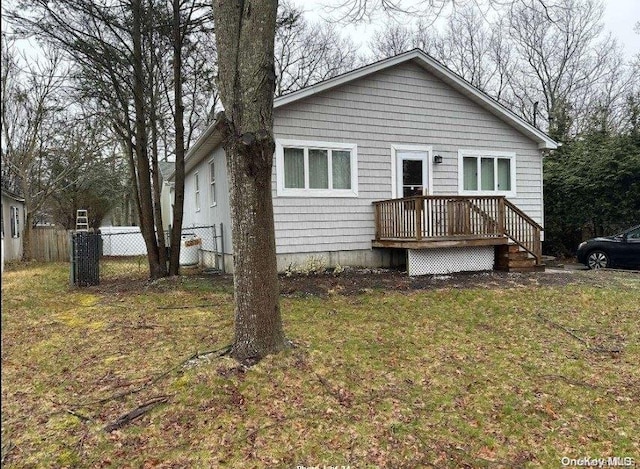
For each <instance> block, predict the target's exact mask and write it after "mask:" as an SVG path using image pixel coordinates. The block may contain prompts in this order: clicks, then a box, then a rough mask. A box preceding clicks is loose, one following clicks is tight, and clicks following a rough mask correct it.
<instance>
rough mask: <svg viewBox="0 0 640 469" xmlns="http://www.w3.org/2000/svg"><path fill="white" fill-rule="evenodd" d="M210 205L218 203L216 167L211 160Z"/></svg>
mask: <svg viewBox="0 0 640 469" xmlns="http://www.w3.org/2000/svg"><path fill="white" fill-rule="evenodd" d="M209 205H210V206H212V207H213V206H215V205H216V168H215V164H214V161H213V160H211V161H209Z"/></svg>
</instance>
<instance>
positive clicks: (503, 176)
mask: <svg viewBox="0 0 640 469" xmlns="http://www.w3.org/2000/svg"><path fill="white" fill-rule="evenodd" d="M459 154H460V158H459V162H460V166H461V168H460V172H459V177H460V186H459V187H460V192H461V193H462V194H465V193H475V194H492V193H500V194H505V195H515V191H514V187H515V174H514V168H515V166H514V162H515V154H513V153H507V152H483V151H475V150H460V152H459Z"/></svg>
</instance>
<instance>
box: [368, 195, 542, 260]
mask: <svg viewBox="0 0 640 469" xmlns="http://www.w3.org/2000/svg"><path fill="white" fill-rule="evenodd" d="M373 204H374V208H375V221H376V234H375V239H374V240H373V242H372V245H373V247H379V248H405V249H428V248H436V247H460V246H494V245H502V244H508V243H510V242H513V243H515V244H517V245H518V246H520V247H521V248H522V249H523V250H524V251H526V252H528V253H530V254H531V255H532V256H533V257H534V258H535V259H536V264H541V263H542V243H541V241H540V233H541V231H542V227H541V226H540V225H539V224H538V223H536V222H535V221H534V220H533V219H531V218H530V217H529V216H527V215H526V214H525V213H524V212H522V211H521V210H520V209H519V208H517V207H516V206H515V205H514V204H513V203H511V202H509V201H508V200H507V199H506V198H505V197H503V196H474V197H464V196H416V197H407V198H403V199H389V200H381V201H376V202H374V203H373Z"/></svg>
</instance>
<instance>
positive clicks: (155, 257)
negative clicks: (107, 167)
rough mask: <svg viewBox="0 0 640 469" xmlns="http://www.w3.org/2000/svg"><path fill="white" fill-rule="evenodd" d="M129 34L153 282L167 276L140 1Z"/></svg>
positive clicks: (145, 235) (140, 176) (142, 223)
mask: <svg viewBox="0 0 640 469" xmlns="http://www.w3.org/2000/svg"><path fill="white" fill-rule="evenodd" d="M131 9H132V13H133V15H132V31H131V36H132V39H133V69H134V71H133V73H134V87H133V95H134V99H133V101H134V106H135V121H136V122H135V134H136V144H135V154H136V167H137V176H138V187H139V191H138V193H139V196H140V201H139V202H140V205H139V206H140V213H139V215H140V230H141V231H142V237H143V238H144V242H145V245H146V247H147V259H148V261H149V276H150V277H151V278H152V279H157V278H160V277H164V276H165V275H166V273H167V267H166V265H164V266H163V265H162V264H161V263H160V253H159V250H158V243H157V240H156V231H155V224H154V216H153V200H152V195H151V191H152V188H151V179H150V168H149V155H148V148H147V145H148V138H147V128H146V122H145V115H146V114H145V102H144V96H145V80H144V71H143V54H142V31H141V25H142V15H143V12H142V5H141V1H140V0H133V1H132V8H131Z"/></svg>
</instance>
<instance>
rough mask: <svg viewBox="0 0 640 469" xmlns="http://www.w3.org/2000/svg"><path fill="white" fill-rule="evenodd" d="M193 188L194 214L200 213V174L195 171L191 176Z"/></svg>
mask: <svg viewBox="0 0 640 469" xmlns="http://www.w3.org/2000/svg"><path fill="white" fill-rule="evenodd" d="M193 188H194V191H195V204H196V212H199V211H200V174H199V173H198V171H196V172H195V173H194V174H193Z"/></svg>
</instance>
